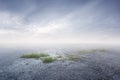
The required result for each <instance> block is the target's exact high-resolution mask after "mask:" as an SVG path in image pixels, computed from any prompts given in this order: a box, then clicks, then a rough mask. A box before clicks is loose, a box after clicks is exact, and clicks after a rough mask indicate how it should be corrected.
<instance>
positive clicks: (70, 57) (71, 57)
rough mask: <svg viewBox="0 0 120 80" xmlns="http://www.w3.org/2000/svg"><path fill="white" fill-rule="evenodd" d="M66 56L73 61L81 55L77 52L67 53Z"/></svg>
mask: <svg viewBox="0 0 120 80" xmlns="http://www.w3.org/2000/svg"><path fill="white" fill-rule="evenodd" d="M66 58H67V59H68V60H72V61H77V60H80V56H78V55H77V54H71V55H66Z"/></svg>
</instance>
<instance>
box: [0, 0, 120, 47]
mask: <svg viewBox="0 0 120 80" xmlns="http://www.w3.org/2000/svg"><path fill="white" fill-rule="evenodd" d="M25 43H27V44H38V43H120V0H0V44H3V45H4V44H25Z"/></svg>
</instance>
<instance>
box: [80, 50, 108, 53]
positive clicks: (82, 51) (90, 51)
mask: <svg viewBox="0 0 120 80" xmlns="http://www.w3.org/2000/svg"><path fill="white" fill-rule="evenodd" d="M96 52H106V50H105V49H92V50H80V51H79V53H96Z"/></svg>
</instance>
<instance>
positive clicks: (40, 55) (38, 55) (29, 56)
mask: <svg viewBox="0 0 120 80" xmlns="http://www.w3.org/2000/svg"><path fill="white" fill-rule="evenodd" d="M47 56H49V55H48V54H46V53H31V54H23V55H22V56H21V58H35V59H38V58H40V57H47Z"/></svg>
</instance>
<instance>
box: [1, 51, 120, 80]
mask: <svg viewBox="0 0 120 80" xmlns="http://www.w3.org/2000/svg"><path fill="white" fill-rule="evenodd" d="M18 52H19V51H18ZM48 52H49V51H48ZM50 52H51V53H52V51H50ZM57 52H60V53H61V52H62V51H58V50H57ZM64 52H65V50H64ZM2 53H3V52H2ZM2 53H1V56H0V80H120V51H119V50H118V51H117V50H109V51H107V52H103V53H100V52H98V53H94V54H82V55H81V56H82V59H81V60H78V61H68V60H66V61H55V62H53V63H42V61H41V60H36V59H21V58H19V56H20V54H16V52H11V54H12V55H11V54H10V55H7V53H8V52H6V53H4V54H2ZM13 55H14V56H13Z"/></svg>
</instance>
